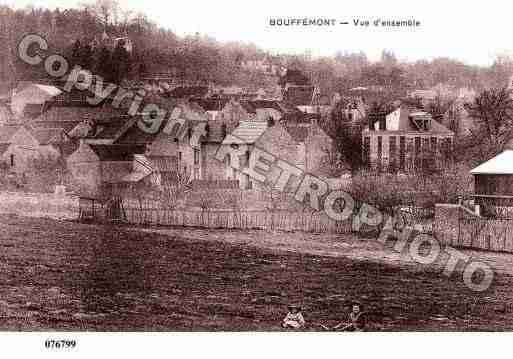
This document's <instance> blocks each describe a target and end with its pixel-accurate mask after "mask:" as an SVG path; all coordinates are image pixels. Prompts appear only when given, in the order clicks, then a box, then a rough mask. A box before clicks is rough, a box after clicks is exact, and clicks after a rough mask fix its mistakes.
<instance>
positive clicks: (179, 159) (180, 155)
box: [178, 152, 182, 162]
mask: <svg viewBox="0 0 513 359" xmlns="http://www.w3.org/2000/svg"><path fill="white" fill-rule="evenodd" d="M178 162H182V152H178Z"/></svg>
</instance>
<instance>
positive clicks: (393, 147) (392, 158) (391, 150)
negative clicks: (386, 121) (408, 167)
mask: <svg viewBox="0 0 513 359" xmlns="http://www.w3.org/2000/svg"><path fill="white" fill-rule="evenodd" d="M389 141H390V144H389V148H388V149H389V155H388V157H389V158H390V167H392V169H394V170H395V153H396V151H397V148H396V146H397V144H396V143H395V136H390V139H389Z"/></svg>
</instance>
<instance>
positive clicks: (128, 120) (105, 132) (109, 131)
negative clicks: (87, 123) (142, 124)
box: [91, 117, 136, 140]
mask: <svg viewBox="0 0 513 359" xmlns="http://www.w3.org/2000/svg"><path fill="white" fill-rule="evenodd" d="M135 121H136V119H135V117H120V118H115V119H111V120H109V121H104V122H102V123H99V124H98V128H97V133H96V134H94V135H93V136H91V138H95V139H106V140H116V139H117V137H118V136H119V135H120V134H121V132H122V131H123V129H124V128H126V127H128V126H131V125H132V124H133V123H134V122H135Z"/></svg>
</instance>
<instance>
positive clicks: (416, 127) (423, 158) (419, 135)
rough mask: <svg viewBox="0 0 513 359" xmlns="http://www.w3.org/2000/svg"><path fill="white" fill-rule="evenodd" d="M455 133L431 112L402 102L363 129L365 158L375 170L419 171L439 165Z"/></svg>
mask: <svg viewBox="0 0 513 359" xmlns="http://www.w3.org/2000/svg"><path fill="white" fill-rule="evenodd" d="M453 140H454V132H453V131H451V130H449V129H447V128H446V127H445V126H443V125H441V124H440V123H438V122H437V121H435V120H433V118H432V117H431V115H430V114H429V113H426V112H423V111H420V110H417V109H412V108H409V107H407V106H404V105H401V106H400V107H398V108H397V109H396V110H394V111H393V112H391V113H389V114H388V115H386V116H385V115H383V116H380V118H378V119H377V120H376V119H375V118H374V117H371V118H370V120H369V125H368V126H367V127H365V128H364V130H363V131H362V146H363V160H364V163H366V164H367V166H368V167H370V168H374V169H391V170H394V171H395V170H400V171H406V172H409V171H417V170H421V169H423V168H426V166H439V165H440V164H441V162H442V161H443V160H444V157H445V156H446V155H447V154H449V153H450V152H451V150H452V146H453Z"/></svg>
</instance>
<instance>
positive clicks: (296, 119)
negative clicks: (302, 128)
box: [282, 110, 321, 124]
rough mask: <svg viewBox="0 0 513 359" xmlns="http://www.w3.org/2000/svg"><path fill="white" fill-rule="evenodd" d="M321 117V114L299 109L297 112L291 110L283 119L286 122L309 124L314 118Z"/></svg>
mask: <svg viewBox="0 0 513 359" xmlns="http://www.w3.org/2000/svg"><path fill="white" fill-rule="evenodd" d="M320 118H321V115H319V114H316V113H304V112H301V111H299V110H297V111H295V112H289V113H286V114H284V115H283V117H282V121H283V122H284V123H288V124H295V123H304V124H308V123H311V122H312V120H314V119H315V120H319V119H320Z"/></svg>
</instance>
